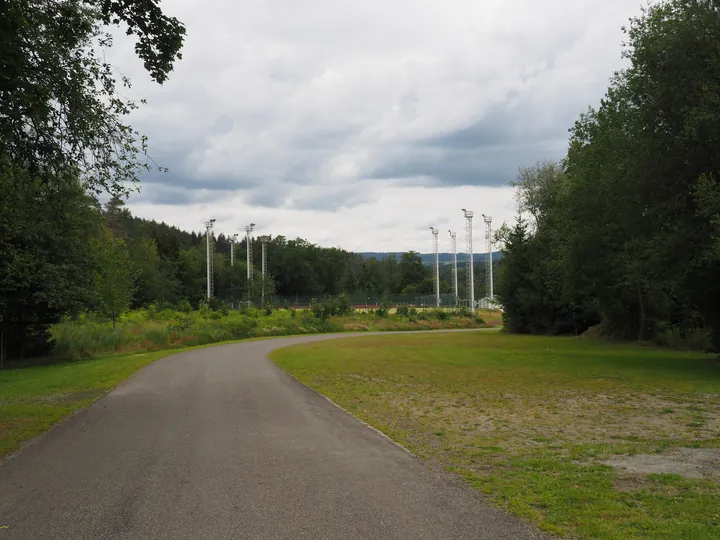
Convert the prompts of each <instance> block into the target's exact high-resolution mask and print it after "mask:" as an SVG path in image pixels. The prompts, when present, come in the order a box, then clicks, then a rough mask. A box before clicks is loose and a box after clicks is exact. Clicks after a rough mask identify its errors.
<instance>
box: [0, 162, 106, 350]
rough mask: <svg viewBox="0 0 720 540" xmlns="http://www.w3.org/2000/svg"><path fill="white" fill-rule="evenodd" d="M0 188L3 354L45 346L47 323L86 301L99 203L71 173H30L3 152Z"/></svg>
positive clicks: (0, 298)
mask: <svg viewBox="0 0 720 540" xmlns="http://www.w3.org/2000/svg"><path fill="white" fill-rule="evenodd" d="M0 193H2V196H0V333H1V334H2V339H1V340H0V341H2V343H3V347H1V348H0V349H2V350H0V360H1V359H3V358H18V357H20V358H22V357H25V356H27V355H33V354H42V353H44V352H46V342H47V335H46V332H45V331H46V329H47V326H48V325H49V324H51V323H53V322H55V321H56V320H57V319H58V317H59V316H60V315H61V314H63V313H71V314H72V313H76V312H77V311H79V310H81V309H82V308H83V307H84V306H86V305H87V304H88V302H89V301H90V296H89V292H90V291H91V290H92V279H91V278H92V261H91V260H90V258H89V257H88V256H87V247H88V244H89V242H90V238H91V237H92V236H93V235H94V234H95V233H96V230H97V227H98V226H99V223H100V208H99V205H98V204H97V202H96V201H94V200H93V199H92V198H90V197H88V196H87V195H86V194H85V192H84V190H83V186H82V184H81V182H80V180H79V178H78V175H77V173H66V174H65V175H63V176H62V177H60V178H47V179H46V178H43V179H40V178H34V177H32V176H31V175H30V174H29V173H28V171H27V170H26V169H22V168H19V167H17V166H13V165H11V164H9V163H8V162H7V161H4V160H2V159H1V158H0Z"/></svg>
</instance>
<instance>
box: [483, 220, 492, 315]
mask: <svg viewBox="0 0 720 540" xmlns="http://www.w3.org/2000/svg"><path fill="white" fill-rule="evenodd" d="M482 217H483V219H484V220H485V251H487V259H486V260H485V295H486V296H487V298H488V301H489V302H492V300H493V298H494V297H495V295H494V291H493V241H492V217H491V216H486V215H485V214H483V215H482Z"/></svg>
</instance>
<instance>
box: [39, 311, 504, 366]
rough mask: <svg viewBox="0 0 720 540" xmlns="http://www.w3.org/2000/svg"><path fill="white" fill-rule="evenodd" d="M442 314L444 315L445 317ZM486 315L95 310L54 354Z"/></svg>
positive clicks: (462, 323)
mask: <svg viewBox="0 0 720 540" xmlns="http://www.w3.org/2000/svg"><path fill="white" fill-rule="evenodd" d="M440 315H442V317H443V320H439V318H438V317H439V316H440ZM481 315H482V317H487V318H488V323H485V321H484V320H483V319H477V318H470V317H465V316H461V315H456V314H450V313H447V312H443V313H438V312H436V311H435V310H432V311H426V312H422V313H418V315H417V317H415V318H413V319H410V318H408V317H403V316H399V315H392V316H389V317H378V316H376V315H375V314H374V313H355V314H353V315H347V316H342V317H330V318H329V319H319V318H317V317H315V316H314V315H313V313H312V312H311V311H309V310H305V311H287V310H276V311H273V312H272V313H270V314H269V315H268V314H265V312H264V310H263V311H261V310H257V309H250V310H245V311H225V312H222V311H210V310H208V309H202V310H199V311H191V312H187V313H186V312H182V311H176V310H172V309H163V310H160V309H157V308H152V307H151V308H149V309H139V310H135V311H131V312H128V313H126V314H124V315H122V316H121V317H120V320H119V321H118V323H117V325H116V327H115V328H113V325H112V324H111V323H110V322H109V321H107V320H103V319H100V318H97V317H96V316H94V315H92V314H85V315H82V316H81V317H79V318H77V319H74V320H72V319H67V320H64V321H62V322H60V323H58V324H55V325H53V326H52V327H51V328H50V334H51V336H52V339H53V341H54V347H53V355H54V356H56V357H58V358H63V359H77V358H90V357H97V356H105V355H108V354H129V353H133V352H135V353H137V352H147V351H158V350H165V349H176V348H182V347H188V346H193V345H205V344H209V343H219V342H223V341H228V340H237V339H248V338H254V337H269V336H288V335H302V334H317V333H329V332H343V331H350V332H362V331H391V330H434V329H443V328H480V327H488V326H496V325H497V324H499V315H498V314H497V313H494V312H484V313H482V314H481Z"/></svg>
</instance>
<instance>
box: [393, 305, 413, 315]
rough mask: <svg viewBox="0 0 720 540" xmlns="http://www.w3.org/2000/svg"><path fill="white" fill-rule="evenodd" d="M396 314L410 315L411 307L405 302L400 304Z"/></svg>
mask: <svg viewBox="0 0 720 540" xmlns="http://www.w3.org/2000/svg"><path fill="white" fill-rule="evenodd" d="M395 314H396V315H399V316H400V317H407V316H408V315H410V309H409V308H408V307H407V306H406V305H404V304H403V305H401V306H398V308H397V311H396V312H395Z"/></svg>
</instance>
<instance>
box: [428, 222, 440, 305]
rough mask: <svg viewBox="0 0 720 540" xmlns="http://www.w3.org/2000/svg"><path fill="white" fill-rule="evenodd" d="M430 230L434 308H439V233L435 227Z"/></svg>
mask: <svg viewBox="0 0 720 540" xmlns="http://www.w3.org/2000/svg"><path fill="white" fill-rule="evenodd" d="M430 230H431V231H432V235H433V253H435V265H434V268H433V270H434V274H435V280H434V281H435V307H438V308H439V307H440V256H439V253H438V234H439V233H440V231H439V230H438V229H436V228H435V227H430Z"/></svg>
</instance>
